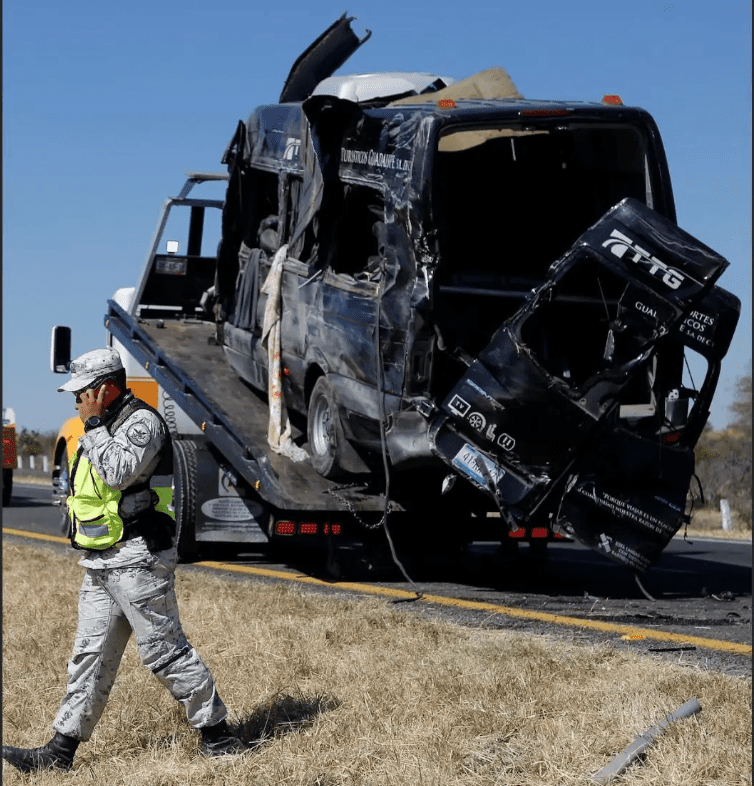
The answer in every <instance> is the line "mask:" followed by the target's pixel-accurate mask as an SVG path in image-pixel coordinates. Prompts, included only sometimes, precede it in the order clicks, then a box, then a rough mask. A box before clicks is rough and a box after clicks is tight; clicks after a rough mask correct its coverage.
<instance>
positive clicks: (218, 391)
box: [105, 300, 401, 513]
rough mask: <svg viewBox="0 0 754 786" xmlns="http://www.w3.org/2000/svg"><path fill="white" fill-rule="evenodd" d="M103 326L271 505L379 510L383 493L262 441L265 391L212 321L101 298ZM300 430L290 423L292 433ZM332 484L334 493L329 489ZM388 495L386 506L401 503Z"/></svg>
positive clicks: (265, 421)
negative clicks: (233, 358) (237, 365)
mask: <svg viewBox="0 0 754 786" xmlns="http://www.w3.org/2000/svg"><path fill="white" fill-rule="evenodd" d="M107 305H108V311H107V315H106V317H105V326H106V327H107V329H108V331H110V332H111V333H112V334H113V336H114V337H115V338H116V339H117V340H118V341H120V342H121V343H122V344H123V345H124V346H127V347H128V349H129V352H131V353H132V354H133V355H134V357H135V358H136V360H137V361H138V362H139V363H141V365H142V366H143V367H144V368H145V369H146V370H147V371H148V373H149V374H150V375H151V376H152V377H154V379H155V380H156V381H157V382H158V383H159V384H160V385H161V386H162V388H163V389H164V390H166V391H167V392H168V393H169V394H170V396H171V397H172V398H173V399H175V402H176V404H177V405H178V406H179V407H180V408H181V409H182V410H183V411H184V412H185V413H186V414H187V415H188V416H189V417H190V418H191V419H192V420H193V421H194V422H195V423H196V424H197V425H198V426H199V427H200V428H201V430H202V432H203V434H204V436H205V438H206V439H207V440H208V441H209V442H210V443H211V444H213V445H214V446H215V447H216V448H217V449H218V450H219V451H220V453H222V454H223V456H224V457H225V458H226V459H227V461H228V463H229V465H230V466H231V467H232V468H233V471H234V472H236V473H237V474H239V475H241V476H242V477H243V479H244V480H245V481H246V482H247V483H248V484H249V486H250V487H251V488H252V489H254V490H255V491H256V492H257V493H258V494H259V496H260V497H262V499H264V500H265V501H266V502H267V503H268V504H270V505H272V506H274V507H275V508H277V509H278V510H281V511H282V510H291V511H293V510H295V511H308V512H311V513H315V512H322V513H326V512H330V513H332V512H333V511H337V510H340V511H348V510H350V509H354V510H357V511H364V512H366V511H382V510H383V509H384V505H385V498H384V494H380V493H377V494H375V493H368V492H367V491H366V490H365V489H364V487H347V488H343V487H342V486H339V485H337V484H334V483H333V482H331V481H329V480H326V479H325V478H323V477H322V476H320V475H319V474H318V473H317V472H316V471H315V470H314V468H313V467H312V465H311V463H310V462H309V461H299V462H296V461H292V460H291V459H289V458H287V457H285V456H281V455H279V454H277V453H275V452H274V451H273V450H272V449H271V448H270V447H269V443H268V441H267V428H268V418H269V410H268V408H267V402H266V398H265V397H262V396H261V395H260V394H259V393H258V392H256V391H255V390H253V389H252V388H251V387H249V386H248V385H246V383H244V382H243V381H242V380H241V379H240V378H239V377H238V375H237V374H236V372H235V371H234V370H233V368H232V367H231V366H230V364H229V363H228V361H227V360H226V359H225V356H224V354H223V349H222V347H221V346H219V345H218V344H217V343H216V342H215V325H214V324H213V323H210V322H206V321H201V320H189V319H180V320H178V319H173V320H171V319H150V320H135V319H134V317H133V316H131V315H130V314H128V313H127V312H126V311H125V310H124V309H123V308H121V307H120V306H119V305H118V304H117V303H116V302H115V301H114V300H109V301H108V304H107ZM300 437H301V432H300V431H298V433H297V430H295V429H294V440H296V441H299V442H300ZM334 490H336V491H337V494H333V493H332V492H333V491H334ZM400 509H401V508H400V505H399V504H398V503H397V502H396V501H391V510H396V511H397V510H400Z"/></svg>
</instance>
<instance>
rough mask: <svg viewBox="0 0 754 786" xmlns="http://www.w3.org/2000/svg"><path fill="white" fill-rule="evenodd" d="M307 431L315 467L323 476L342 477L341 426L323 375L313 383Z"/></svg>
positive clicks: (329, 389)
mask: <svg viewBox="0 0 754 786" xmlns="http://www.w3.org/2000/svg"><path fill="white" fill-rule="evenodd" d="M307 433H308V437H309V452H310V453H311V457H312V466H313V467H314V469H316V470H317V472H318V473H319V474H320V475H322V476H323V477H325V478H331V479H334V478H339V477H342V476H343V475H344V474H345V471H344V469H343V466H342V446H343V441H344V437H343V427H342V426H341V424H340V418H339V416H338V405H337V403H336V401H335V396H334V395H333V392H332V389H331V388H330V383H329V382H328V381H327V378H326V377H320V378H319V379H318V380H317V381H316V382H315V383H314V388H313V390H312V395H311V398H310V399H309V414H308V422H307Z"/></svg>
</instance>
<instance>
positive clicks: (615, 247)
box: [602, 229, 685, 289]
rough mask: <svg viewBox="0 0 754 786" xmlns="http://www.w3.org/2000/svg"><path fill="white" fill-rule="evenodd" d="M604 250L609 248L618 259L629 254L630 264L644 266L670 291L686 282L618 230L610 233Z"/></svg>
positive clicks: (675, 271) (682, 277) (677, 273)
mask: <svg viewBox="0 0 754 786" xmlns="http://www.w3.org/2000/svg"><path fill="white" fill-rule="evenodd" d="M602 248H609V249H610V253H612V254H614V255H615V256H616V257H618V259H623V257H624V256H626V254H627V253H628V260H629V261H630V262H635V263H636V264H637V265H643V266H644V267H645V268H646V269H647V272H648V273H649V275H650V276H655V277H658V278H661V279H662V281H663V283H664V284H665V285H666V286H668V287H670V289H678V287H680V286H681V284H682V283H683V282H684V281H685V278H684V276H683V275H681V273H679V272H678V271H677V270H675V269H674V268H672V267H669V266H668V265H666V264H665V263H664V262H660V260H659V259H657V257H653V256H652V255H651V254H650V253H649V251H646V250H645V249H643V248H642V247H641V246H638V245H636V241H634V240H632V239H631V238H630V237H628V236H627V235H624V234H623V233H622V232H619V231H618V230H617V229H614V230H613V231H612V232H611V233H610V237H609V239H608V240H606V241H605V242H604V243H603V244H602Z"/></svg>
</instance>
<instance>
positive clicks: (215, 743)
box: [199, 721, 249, 757]
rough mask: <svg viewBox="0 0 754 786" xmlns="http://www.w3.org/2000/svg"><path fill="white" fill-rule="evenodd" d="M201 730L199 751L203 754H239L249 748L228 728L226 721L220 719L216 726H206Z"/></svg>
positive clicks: (210, 755)
mask: <svg viewBox="0 0 754 786" xmlns="http://www.w3.org/2000/svg"><path fill="white" fill-rule="evenodd" d="M201 732H202V741H201V744H200V746H199V753H200V754H201V755H202V756H208V757H212V756H238V755H239V754H241V753H246V752H247V751H248V750H249V748H248V747H247V745H245V743H244V742H243V741H242V740H240V739H239V738H238V737H236V735H235V734H233V732H232V731H231V730H230V729H229V728H228V724H227V722H226V721H220V723H217V724H215V725H214V726H205V727H204V728H203V729H201Z"/></svg>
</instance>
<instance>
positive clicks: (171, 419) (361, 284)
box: [52, 15, 740, 573]
mask: <svg viewBox="0 0 754 786" xmlns="http://www.w3.org/2000/svg"><path fill="white" fill-rule="evenodd" d="M351 21H352V19H350V18H347V17H346V16H345V15H344V16H343V17H341V18H340V19H339V20H337V21H336V22H335V23H334V24H333V25H332V26H331V27H330V28H328V30H326V31H325V32H324V33H323V34H322V35H321V36H320V37H319V38H318V39H317V40H316V41H315V42H314V43H313V44H312V46H311V47H310V48H309V49H308V50H307V51H306V52H305V53H304V54H303V55H302V56H301V57H300V58H299V59H298V60H297V61H296V64H295V65H294V67H293V69H292V71H291V74H290V75H289V77H288V79H287V80H286V82H285V85H284V87H283V91H282V93H281V96H280V100H279V102H278V103H277V104H273V105H265V106H262V107H259V108H258V109H256V110H254V111H253V112H252V114H251V115H250V117H249V118H248V120H247V121H246V122H240V123H239V124H238V126H237V129H236V132H235V134H234V135H233V137H232V139H231V142H230V144H229V145H228V147H227V149H226V151H225V154H224V156H223V159H222V160H223V163H225V164H226V165H227V168H228V173H227V174H225V173H223V174H206V173H189V175H188V179H187V181H186V183H185V185H184V187H183V189H182V190H181V191H180V192H179V193H178V195H177V196H176V197H173V198H170V199H168V200H167V202H166V203H165V205H164V206H163V211H162V213H161V215H160V219H159V221H158V225H157V230H156V232H155V235H154V237H153V241H152V243H151V245H150V247H149V252H148V254H147V259H146V263H145V265H144V268H143V271H142V274H141V276H140V277H139V279H138V280H137V283H136V285H135V286H134V287H131V288H126V289H122V290H119V291H118V292H117V293H116V294H115V296H114V298H113V299H112V300H111V301H109V302H108V306H107V313H106V315H105V326H106V328H107V331H108V336H109V339H108V340H109V342H110V343H111V345H113V346H115V347H117V348H118V349H119V350H121V354H122V355H123V356H124V360H125V361H126V367H127V371H129V378H130V379H131V380H133V382H134V384H138V385H141V386H142V389H141V393H140V395H141V396H142V398H145V400H147V401H148V402H149V403H151V404H153V405H154V406H157V407H158V408H159V409H161V411H162V412H163V414H164V415H165V417H166V420H167V421H168V423H169V424H170V427H171V431H172V432H173V435H174V437H175V439H174V444H175V457H176V461H175V473H174V476H173V477H172V478H159V479H155V483H156V484H162V487H169V489H170V491H171V492H172V497H173V499H172V505H173V509H174V512H175V516H176V520H177V523H178V532H179V551H180V553H181V554H182V556H183V557H184V558H185V559H191V558H195V557H196V556H197V555H199V554H201V553H202V551H203V550H204V549H205V547H206V546H207V545H209V544H212V543H217V542H234V543H249V542H258V541H266V540H271V541H274V542H281V541H282V542H286V541H287V542H289V543H292V542H297V543H311V544H314V543H320V544H326V545H327V547H328V548H329V549H330V551H331V553H332V552H333V550H334V549H335V548H336V546H335V544H337V543H341V544H346V543H355V542H358V543H359V544H361V545H363V546H365V547H367V548H373V549H379V548H381V547H382V546H383V545H384V535H385V533H387V535H388V537H389V538H390V535H391V533H392V536H393V537H394V538H395V539H396V540H397V541H398V542H399V544H400V545H406V544H411V543H413V544H419V548H427V547H429V546H431V545H437V544H443V546H445V547H451V548H460V547H462V546H463V545H465V544H467V543H469V542H472V541H474V540H495V541H499V542H500V543H501V544H510V543H518V542H522V541H528V542H530V543H540V544H546V543H547V542H549V541H551V540H553V539H558V538H564V537H565V538H576V539H578V540H580V541H582V542H584V543H586V544H588V545H589V546H591V547H593V548H595V549H596V550H598V551H600V552H601V553H603V554H604V555H605V556H606V557H607V558H609V559H611V560H613V561H614V562H616V563H618V564H621V565H624V566H627V567H629V568H631V569H632V570H634V571H637V572H638V573H640V572H642V571H644V570H646V569H647V568H648V567H649V566H650V565H651V564H652V563H653V562H654V561H655V560H656V559H657V557H658V556H659V554H660V553H661V551H662V549H663V548H664V547H665V545H667V543H668V542H669V541H670V539H671V538H672V537H673V535H674V534H675V532H677V530H678V529H679V528H680V527H681V526H682V524H683V522H684V521H685V520H687V513H686V496H687V493H688V489H689V484H690V482H691V478H692V476H693V470H694V459H693V447H694V445H695V444H696V441H697V439H698V437H699V435H700V433H701V431H702V429H703V428H704V424H705V423H706V420H707V418H708V416H709V404H710V402H711V399H712V395H713V393H714V390H715V386H716V384H717V380H718V376H719V372H720V364H721V361H722V359H723V357H724V355H725V353H726V352H727V349H728V347H729V345H730V341H731V338H732V336H733V332H734V330H735V327H736V323H737V320H738V315H739V312H740V303H739V301H738V300H737V298H735V297H734V296H733V295H731V294H730V293H728V292H727V291H726V290H724V289H722V288H721V287H719V286H717V283H716V282H717V281H718V279H719V277H720V276H721V275H722V273H723V272H724V270H725V269H726V267H727V266H728V262H727V261H726V260H725V259H723V258H722V257H721V256H720V255H718V254H717V253H716V252H714V251H713V250H712V249H710V248H708V247H706V246H705V245H704V244H702V243H700V242H699V241H698V240H696V239H695V238H693V237H692V236H691V235H689V234H688V233H686V232H685V231H683V230H682V229H680V228H679V227H678V225H677V224H676V216H675V207H674V201H673V194H672V188H671V184H670V175H669V171H668V166H667V161H666V159H665V154H664V150H663V146H662V141H661V138H660V134H659V131H658V129H657V127H656V125H655V123H654V121H653V119H652V118H651V116H650V115H649V114H648V113H647V112H646V111H644V110H642V109H639V108H635V107H627V106H624V105H623V104H622V102H621V101H620V99H618V98H617V97H615V96H606V97H605V99H603V100H602V101H600V102H592V103H590V102H563V101H552V100H532V99H525V98H523V97H522V96H521V95H520V94H519V93H518V91H517V90H516V88H515V86H514V85H513V83H512V81H511V80H510V78H509V77H508V75H507V74H506V73H505V72H504V71H502V69H496V68H495V69H490V70H489V71H487V72H483V73H482V74H477V75H474V76H472V77H469V78H467V79H463V80H460V81H455V80H453V79H451V78H448V77H444V76H439V75H435V74H427V73H410V74H402V73H390V74H377V75H375V74H372V75H353V76H343V77H341V76H333V75H332V74H333V72H334V71H335V70H336V69H337V68H339V67H340V66H341V65H342V64H343V63H344V62H345V60H346V59H347V58H348V57H349V56H350V54H352V53H353V52H354V51H355V50H356V49H358V47H359V46H361V45H362V44H363V43H364V41H366V40H367V38H368V37H369V36H366V37H365V38H363V39H359V38H358V37H357V36H356V35H355V34H354V32H353V30H352V29H351V26H350V22H351ZM218 181H219V183H220V185H221V186H222V187H224V189H225V190H224V194H223V195H222V198H204V197H203V198H199V197H196V196H195V195H194V194H195V192H194V187H195V186H201V187H202V188H205V187H207V186H208V185H210V184H213V183H214V184H215V186H217V184H218ZM176 213H187V214H188V218H187V219H186V220H185V221H184V222H183V224H182V225H183V227H184V228H185V232H186V237H185V245H184V244H182V243H181V241H176V240H175V238H174V236H173V235H172V234H171V232H172V231H173V230H172V226H173V225H174V222H173V224H171V221H172V219H173V218H174V216H175V214H176ZM169 226H170V227H171V228H170V229H169V228H168V227H169ZM184 248H185V251H184V250H182V249H184ZM691 355H693V356H694V357H695V362H696V363H697V364H701V366H702V372H701V384H700V385H694V384H693V382H690V381H688V380H687V379H686V376H687V369H688V361H689V356H691ZM69 361H70V332H66V330H65V329H64V328H60V327H59V328H56V329H55V330H54V340H53V363H52V365H53V370H56V371H65V370H66V368H67V364H68V362H69ZM132 387H133V386H132ZM74 427H75V424H74ZM72 428H73V427H72ZM73 439H74V436H73V431H72V430H69V431H68V432H67V433H65V434H64V433H62V432H61V438H60V440H59V443H58V446H59V447H58V452H57V459H56V468H55V479H56V483H57V485H58V488H63V489H64V488H65V471H66V470H65V465H66V460H67V459H66V454H67V455H68V456H70V455H71V448H70V444H71V442H72V441H73Z"/></svg>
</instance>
